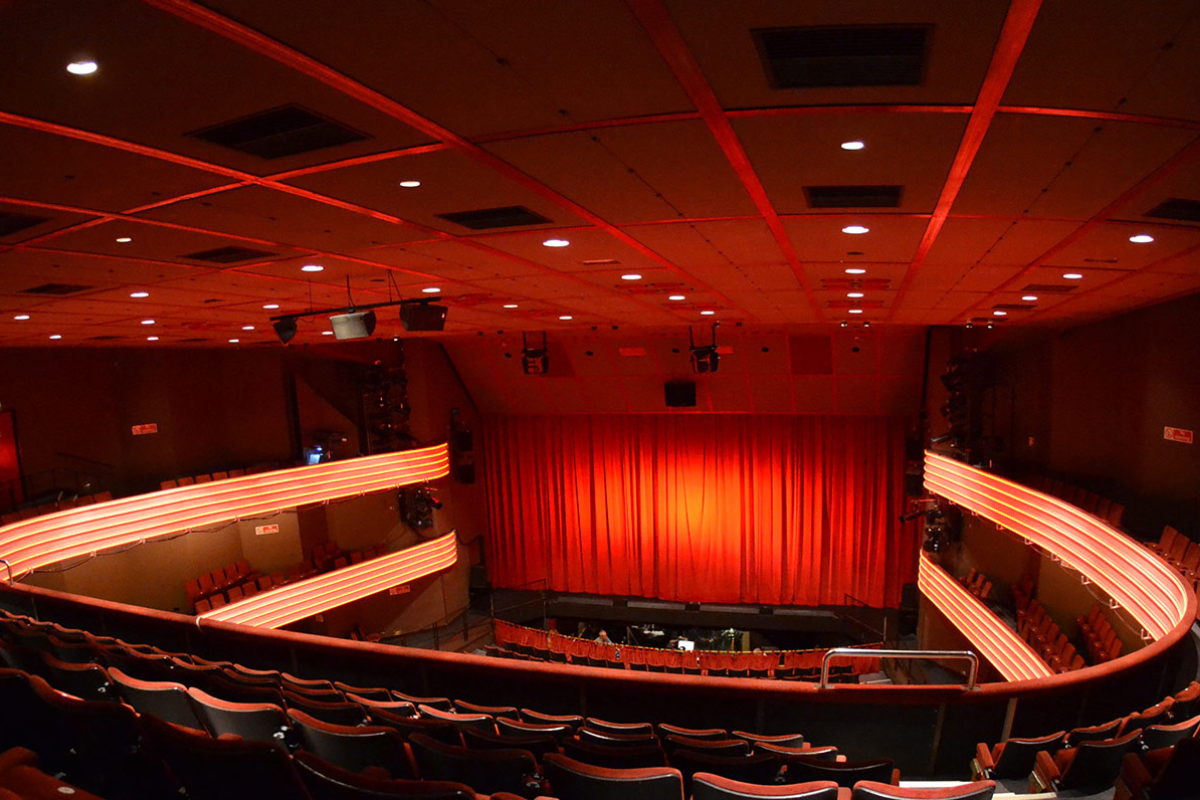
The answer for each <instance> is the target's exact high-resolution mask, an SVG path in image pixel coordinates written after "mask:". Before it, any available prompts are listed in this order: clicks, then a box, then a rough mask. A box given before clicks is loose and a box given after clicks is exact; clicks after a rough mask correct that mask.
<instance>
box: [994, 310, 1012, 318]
mask: <svg viewBox="0 0 1200 800" xmlns="http://www.w3.org/2000/svg"><path fill="white" fill-rule="evenodd" d="M992 316H993V317H1007V316H1008V312H1007V311H1000V310H996V311H993V312H992Z"/></svg>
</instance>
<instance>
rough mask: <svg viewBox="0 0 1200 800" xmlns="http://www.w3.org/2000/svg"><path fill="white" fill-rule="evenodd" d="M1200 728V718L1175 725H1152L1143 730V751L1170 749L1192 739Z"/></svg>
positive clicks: (1196, 717)
mask: <svg viewBox="0 0 1200 800" xmlns="http://www.w3.org/2000/svg"><path fill="white" fill-rule="evenodd" d="M1197 728H1200V716H1195V717H1192V718H1191V719H1185V720H1182V721H1181V722H1176V723H1174V724H1164V725H1151V726H1150V727H1148V728H1143V729H1142V741H1141V746H1142V749H1143V750H1160V749H1162V748H1164V747H1170V746H1171V745H1173V744H1175V743H1176V742H1178V741H1181V740H1183V739H1190V738H1192V737H1193V736H1195V735H1196V729H1197Z"/></svg>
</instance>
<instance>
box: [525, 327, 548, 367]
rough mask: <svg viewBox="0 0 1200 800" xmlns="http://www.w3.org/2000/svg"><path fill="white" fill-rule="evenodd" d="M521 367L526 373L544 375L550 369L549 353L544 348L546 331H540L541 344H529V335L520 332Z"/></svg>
mask: <svg viewBox="0 0 1200 800" xmlns="http://www.w3.org/2000/svg"><path fill="white" fill-rule="evenodd" d="M521 369H522V370H524V371H525V374H526V375H545V374H546V373H547V372H548V371H549V370H550V355H549V351H548V350H547V349H546V332H545V331H542V346H541V347H540V348H535V347H530V346H529V337H528V335H527V334H526V333H524V332H522V333H521Z"/></svg>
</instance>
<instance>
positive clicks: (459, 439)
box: [451, 431, 475, 453]
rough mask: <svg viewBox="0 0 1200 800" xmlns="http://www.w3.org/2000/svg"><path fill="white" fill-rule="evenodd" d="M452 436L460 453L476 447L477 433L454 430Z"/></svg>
mask: <svg viewBox="0 0 1200 800" xmlns="http://www.w3.org/2000/svg"><path fill="white" fill-rule="evenodd" d="M451 436H452V437H453V439H452V442H453V444H452V447H453V449H454V450H457V451H458V452H460V453H469V452H471V451H472V450H474V449H475V435H474V434H473V433H471V431H453V432H452V433H451Z"/></svg>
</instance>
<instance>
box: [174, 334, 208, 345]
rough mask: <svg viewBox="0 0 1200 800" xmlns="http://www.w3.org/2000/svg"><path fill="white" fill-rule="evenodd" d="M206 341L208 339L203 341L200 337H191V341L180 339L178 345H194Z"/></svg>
mask: <svg viewBox="0 0 1200 800" xmlns="http://www.w3.org/2000/svg"><path fill="white" fill-rule="evenodd" d="M207 341H208V339H205V338H204V337H202V336H201V337H193V338H191V339H180V340H179V342H180V344H194V343H196V342H207Z"/></svg>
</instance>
